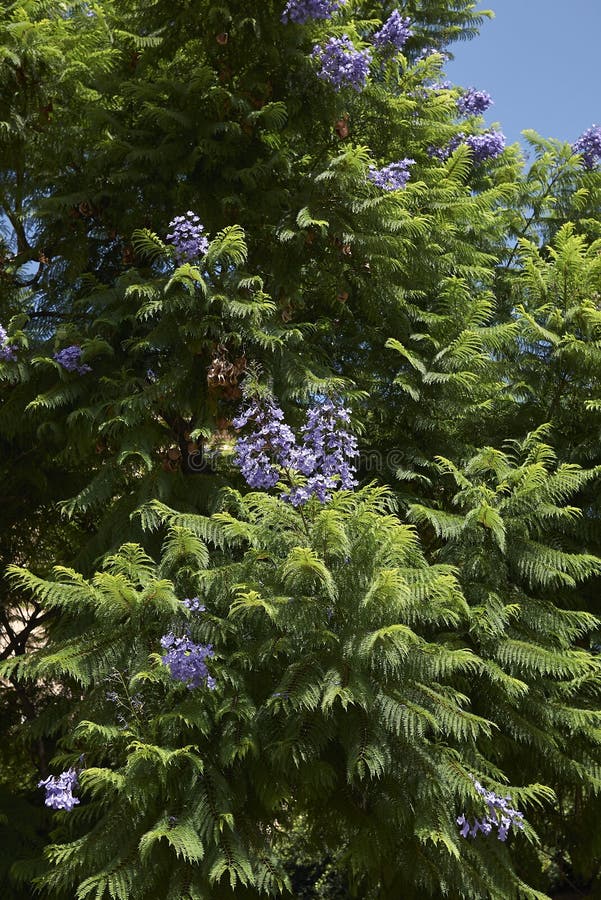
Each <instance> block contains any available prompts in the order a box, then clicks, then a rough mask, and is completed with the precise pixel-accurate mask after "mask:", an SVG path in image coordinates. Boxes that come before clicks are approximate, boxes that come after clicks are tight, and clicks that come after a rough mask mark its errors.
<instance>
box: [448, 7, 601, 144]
mask: <svg viewBox="0 0 601 900" xmlns="http://www.w3.org/2000/svg"><path fill="white" fill-rule="evenodd" d="M478 9H492V10H494V12H495V18H494V19H492V20H487V21H486V22H485V23H484V25H483V26H482V30H481V33H480V36H479V37H477V38H474V40H472V41H466V42H457V43H455V44H453V45H452V46H451V48H450V49H451V50H452V52H453V54H454V56H455V59H454V60H453V61H452V62H449V63H448V64H447V66H446V71H447V74H448V77H449V79H450V80H451V81H453V83H455V84H458V85H462V86H463V87H469V86H470V85H472V86H474V87H478V88H483V89H485V90H487V91H488V92H489V93H490V94H492V97H493V99H494V101H495V105H494V106H492V107H491V108H490V109H489V110H488V112H487V113H486V115H485V120H486V122H487V123H488V124H492V123H493V122H499V123H500V124H501V126H502V131H503V132H504V133H505V135H506V136H507V140H508V142H509V143H513V142H514V141H516V140H520V131H522V130H523V129H524V128H534V130H535V131H538V132H539V134H541V135H542V136H543V137H555V138H559V139H560V140H564V141H573V140H575V139H576V138H577V137H578V135H580V134H582V132H583V131H584V130H585V129H586V128H589V127H590V126H591V125H593V124H599V125H601V66H600V52H599V49H600V42H601V0H571V2H570V3H563V2H560V0H489V2H488V3H486V2H481V3H479V5H478Z"/></svg>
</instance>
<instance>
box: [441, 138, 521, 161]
mask: <svg viewBox="0 0 601 900" xmlns="http://www.w3.org/2000/svg"><path fill="white" fill-rule="evenodd" d="M460 144H466V145H467V146H468V147H469V148H470V150H471V151H472V155H473V157H474V162H476V163H481V162H485V160H487V159H495V157H497V156H499V155H500V154H501V153H502V152H503V150H504V149H505V135H504V134H501V132H500V131H485V132H484V133H483V134H469V135H467V137H466V135H465V134H463V133H460V134H456V135H455V137H454V138H451V140H450V141H449V143H448V144H447V146H446V147H428V151H427V152H428V155H429V156H432V157H435V158H436V159H441V160H443V161H444V160H445V159H448V158H449V156H450V155H451V154H452V153H454V152H455V150H456V149H457V147H459V146H460Z"/></svg>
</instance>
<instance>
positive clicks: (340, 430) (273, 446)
mask: <svg viewBox="0 0 601 900" xmlns="http://www.w3.org/2000/svg"><path fill="white" fill-rule="evenodd" d="M283 418H284V414H283V413H282V410H281V409H280V408H279V406H277V405H276V404H275V403H274V401H273V400H271V399H269V400H264V401H262V402H259V401H256V400H254V401H251V403H250V404H249V405H248V407H247V408H246V409H245V410H244V411H243V412H242V414H241V415H240V416H238V418H237V419H234V422H233V425H234V427H235V428H237V429H240V428H243V427H244V426H245V425H247V424H248V423H249V422H252V423H253V425H254V430H253V432H252V433H251V434H249V435H247V436H245V437H242V438H239V440H238V442H237V446H236V456H235V458H234V462H235V464H236V465H237V466H238V467H239V468H240V470H241V472H242V474H243V476H244V478H245V480H246V482H247V484H248V485H249V486H250V487H253V488H261V489H269V488H272V487H275V485H276V484H277V482H278V481H279V480H280V479H281V477H282V476H284V477H286V478H287V479H288V481H289V482H290V490H289V492H287V493H283V494H282V498H283V499H285V500H288V501H289V502H290V503H292V504H293V506H301V505H302V504H304V503H306V502H307V501H308V500H309V499H310V498H311V497H317V499H318V500H319V501H320V502H321V503H327V501H328V500H330V499H331V492H332V491H333V490H335V489H336V487H341V488H342V489H344V490H351V489H352V488H353V487H355V485H356V484H357V482H356V479H355V477H354V475H355V458H356V456H357V439H356V438H355V436H354V435H353V434H352V433H351V432H350V430H349V428H348V427H347V426H348V425H349V423H350V416H349V411H348V409H346V408H345V407H344V406H343V405H342V403H341V402H340V401H336V402H335V401H333V400H330V399H325V400H324V401H323V402H322V403H320V404H316V405H315V406H313V407H312V408H311V409H309V410H308V412H307V420H306V423H305V425H304V426H303V427H302V429H301V435H302V443H300V444H297V442H296V438H295V435H294V433H293V432H292V430H291V429H290V428H289V427H288V425H286V423H285V422H284V421H283ZM299 475H301V476H304V478H305V479H306V481H305V483H304V484H301V485H298V484H296V483H295V481H296V480H297V476H299Z"/></svg>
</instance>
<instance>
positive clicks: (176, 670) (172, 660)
mask: <svg viewBox="0 0 601 900" xmlns="http://www.w3.org/2000/svg"><path fill="white" fill-rule="evenodd" d="M161 647H162V648H163V649H164V650H166V651H167V652H166V653H165V655H164V656H163V657H162V661H163V665H165V666H169V669H170V671H171V676H172V677H173V678H174V679H175V680H176V681H182V682H183V683H184V684H186V685H187V686H188V688H189V689H190V690H192V689H193V688H197V687H201V686H202V685H204V684H206V686H207V687H208V688H210V689H211V690H213V689H214V687H215V684H216V682H215V679H214V678H213V677H212V676H211V675H209V670H208V668H207V663H206V660H207V659H210V658H211V657H212V656H213V655H214V653H213V648H212V647H211V645H210V644H195V643H194V642H193V641H191V640H190V637H189V635H184V636H183V637H176V636H175V635H174V634H173V633H172V632H169V634H166V635H164V636H163V637H162V638H161Z"/></svg>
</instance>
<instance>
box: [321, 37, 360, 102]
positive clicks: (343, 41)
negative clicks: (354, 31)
mask: <svg viewBox="0 0 601 900" xmlns="http://www.w3.org/2000/svg"><path fill="white" fill-rule="evenodd" d="M311 58H312V59H314V60H315V61H316V62H317V63H318V64H319V71H318V73H317V77H318V78H321V79H322V81H327V82H329V84H331V85H333V86H334V87H335V88H336V89H337V90H341V89H342V88H345V87H351V88H353V89H354V90H355V91H361V90H362V89H363V88H364V87H365V85H366V84H367V76H368V75H369V64H370V62H371V51H370V50H368V49H366V50H356V49H355V47H354V45H353V42H352V41H351V39H350V38H349V37H348V35H346V34H343V35H342V37H339V38H337V37H332V38H330V39H329V40H328V41H327V42H326V43H325V44H324V45H320V44H316V45H315V47H314V48H313V53H312V54H311Z"/></svg>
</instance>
